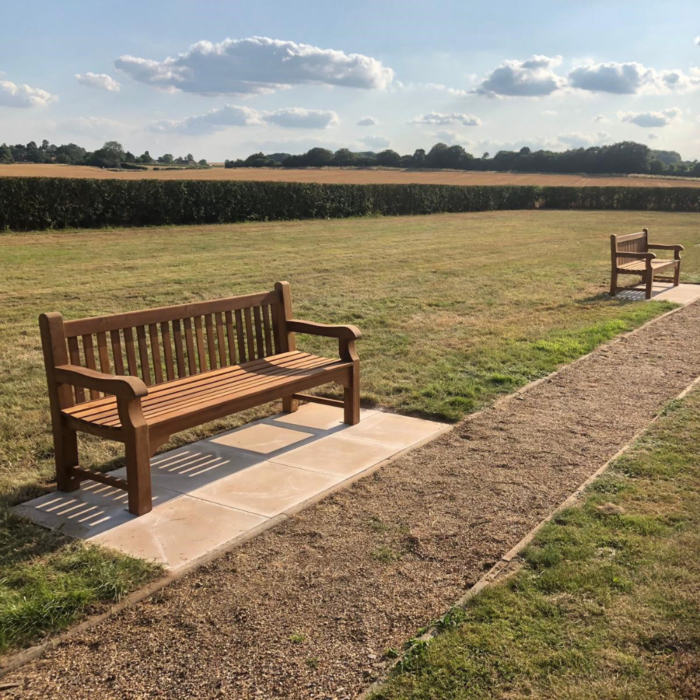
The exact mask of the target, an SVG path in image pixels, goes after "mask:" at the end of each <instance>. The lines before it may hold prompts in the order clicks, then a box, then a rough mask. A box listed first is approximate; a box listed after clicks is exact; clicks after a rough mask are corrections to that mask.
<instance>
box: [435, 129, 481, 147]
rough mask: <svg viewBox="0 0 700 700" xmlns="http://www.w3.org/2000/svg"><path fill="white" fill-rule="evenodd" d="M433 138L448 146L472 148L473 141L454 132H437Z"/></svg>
mask: <svg viewBox="0 0 700 700" xmlns="http://www.w3.org/2000/svg"><path fill="white" fill-rule="evenodd" d="M435 138H437V139H438V140H439V141H441V142H442V143H444V144H447V145H448V146H463V147H464V148H472V147H473V146H474V142H473V141H470V140H469V139H468V138H465V137H464V136H462V135H461V134H458V133H457V132H455V131H438V132H436V133H435Z"/></svg>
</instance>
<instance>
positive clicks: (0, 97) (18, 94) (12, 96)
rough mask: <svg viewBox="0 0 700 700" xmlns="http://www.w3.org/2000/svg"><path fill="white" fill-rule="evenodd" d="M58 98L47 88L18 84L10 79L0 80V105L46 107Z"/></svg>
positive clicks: (21, 107)
mask: <svg viewBox="0 0 700 700" xmlns="http://www.w3.org/2000/svg"><path fill="white" fill-rule="evenodd" d="M57 99H58V97H57V96H56V95H52V94H51V93H50V92H46V90H40V89H39V88H33V87H29V85H16V84H15V83H13V82H11V81H9V80H0V107H17V108H20V109H27V108H29V107H46V106H47V105H49V104H51V103H52V102H55V101H56V100H57Z"/></svg>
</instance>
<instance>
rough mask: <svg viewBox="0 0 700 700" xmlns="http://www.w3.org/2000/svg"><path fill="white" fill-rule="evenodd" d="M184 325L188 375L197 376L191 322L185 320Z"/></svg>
mask: <svg viewBox="0 0 700 700" xmlns="http://www.w3.org/2000/svg"><path fill="white" fill-rule="evenodd" d="M183 323H184V324H185V343H186V344H187V364H188V369H189V371H190V374H191V375H192V374H197V358H196V357H195V354H194V340H193V338H192V321H190V319H189V318H186V319H185V320H184V321H183Z"/></svg>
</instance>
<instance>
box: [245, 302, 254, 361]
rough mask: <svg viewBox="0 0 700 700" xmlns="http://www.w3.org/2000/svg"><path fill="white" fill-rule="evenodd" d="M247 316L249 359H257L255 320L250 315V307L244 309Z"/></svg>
mask: <svg viewBox="0 0 700 700" xmlns="http://www.w3.org/2000/svg"><path fill="white" fill-rule="evenodd" d="M243 315H244V316H245V339H246V347H247V348H248V359H250V360H254V359H255V344H254V340H253V321H252V319H251V317H250V309H243Z"/></svg>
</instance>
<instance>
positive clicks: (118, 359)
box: [109, 331, 124, 374]
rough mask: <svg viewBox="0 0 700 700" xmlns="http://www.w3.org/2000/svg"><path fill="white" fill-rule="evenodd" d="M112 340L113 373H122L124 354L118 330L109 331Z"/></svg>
mask: <svg viewBox="0 0 700 700" xmlns="http://www.w3.org/2000/svg"><path fill="white" fill-rule="evenodd" d="M109 337H110V338H111V340H112V359H113V360H114V373H115V374H124V356H123V355H122V340H121V337H120V336H119V331H110V332H109Z"/></svg>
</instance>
